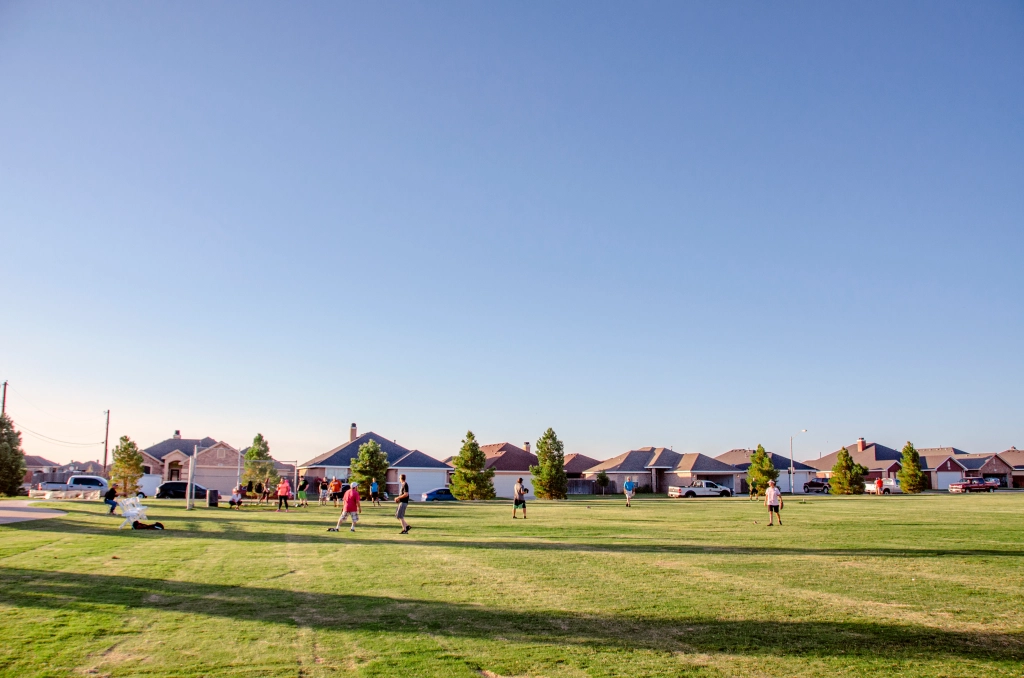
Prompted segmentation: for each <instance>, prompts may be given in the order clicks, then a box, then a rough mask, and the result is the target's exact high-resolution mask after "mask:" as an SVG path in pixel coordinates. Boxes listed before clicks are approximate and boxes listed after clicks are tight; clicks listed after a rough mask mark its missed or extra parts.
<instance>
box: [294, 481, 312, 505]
mask: <svg viewBox="0 0 1024 678" xmlns="http://www.w3.org/2000/svg"><path fill="white" fill-rule="evenodd" d="M308 487H309V481H308V480H306V479H305V478H303V479H302V481H301V482H300V483H299V495H298V501H297V502H296V503H295V505H296V506H309V499H308V498H307V497H306V488H308Z"/></svg>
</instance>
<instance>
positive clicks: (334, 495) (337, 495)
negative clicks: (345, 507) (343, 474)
mask: <svg viewBox="0 0 1024 678" xmlns="http://www.w3.org/2000/svg"><path fill="white" fill-rule="evenodd" d="M340 500H341V492H331V501H340Z"/></svg>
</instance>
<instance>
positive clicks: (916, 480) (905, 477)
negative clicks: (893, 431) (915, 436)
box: [896, 440, 926, 494]
mask: <svg viewBox="0 0 1024 678" xmlns="http://www.w3.org/2000/svg"><path fill="white" fill-rule="evenodd" d="M900 463H901V465H902V467H901V468H900V470H899V472H897V473H896V477H897V478H898V479H899V481H900V489H902V490H903V491H904V492H907V493H909V494H917V493H918V492H920V491H921V490H923V489H925V480H926V479H925V477H924V474H923V473H921V455H920V454H918V453H917V450H916V449H915V448H914V443H912V442H910V441H909V440H908V441H907V444H906V445H904V446H903V459H902V460H901V461H900Z"/></svg>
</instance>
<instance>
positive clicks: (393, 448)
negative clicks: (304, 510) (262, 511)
mask: <svg viewBox="0 0 1024 678" xmlns="http://www.w3.org/2000/svg"><path fill="white" fill-rule="evenodd" d="M371 440H376V441H377V444H378V445H380V449H381V450H383V452H384V454H386V455H387V458H388V465H389V466H391V467H392V468H447V465H446V464H445V463H444V462H440V461H438V460H437V459H434V458H433V457H431V456H429V455H426V454H423V453H422V452H420V451H419V450H409V449H406V448H404V447H402V446H401V445H399V444H398V443H395V442H392V441H390V440H388V439H387V438H385V437H383V436H380V435H378V434H376V433H374V432H373V431H368V432H367V433H364V434H363V435H361V436H359V437H358V438H356V439H355V440H350V441H349V442H347V443H344V444H343V445H339V446H338V447H335V448H334V449H333V450H328V451H327V452H324V453H323V454H321V455H320V456H318V457H313V458H312V459H310V460H309V461H307V462H306V463H305V464H299V468H309V467H311V466H342V467H344V466H351V465H352V460H353V459H355V458H356V457H358V456H359V446H360V445H362V444H363V443H367V442H369V441H371Z"/></svg>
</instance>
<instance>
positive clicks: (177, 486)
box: [156, 480, 206, 499]
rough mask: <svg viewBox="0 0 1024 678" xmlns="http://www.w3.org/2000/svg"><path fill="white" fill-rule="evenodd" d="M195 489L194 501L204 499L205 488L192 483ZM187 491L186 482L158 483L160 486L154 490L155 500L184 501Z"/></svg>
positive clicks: (170, 481)
mask: <svg viewBox="0 0 1024 678" xmlns="http://www.w3.org/2000/svg"><path fill="white" fill-rule="evenodd" d="M192 486H193V487H194V488H195V498H196V499H206V488H205V487H203V486H202V485H200V484H198V483H192ZM187 490H188V482H187V481H184V480H168V481H167V482H166V483H160V486H159V487H158V488H156V498H157V499H185V493H186V492H187Z"/></svg>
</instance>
